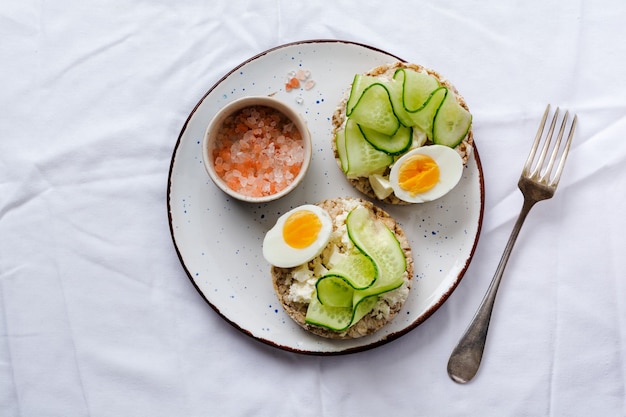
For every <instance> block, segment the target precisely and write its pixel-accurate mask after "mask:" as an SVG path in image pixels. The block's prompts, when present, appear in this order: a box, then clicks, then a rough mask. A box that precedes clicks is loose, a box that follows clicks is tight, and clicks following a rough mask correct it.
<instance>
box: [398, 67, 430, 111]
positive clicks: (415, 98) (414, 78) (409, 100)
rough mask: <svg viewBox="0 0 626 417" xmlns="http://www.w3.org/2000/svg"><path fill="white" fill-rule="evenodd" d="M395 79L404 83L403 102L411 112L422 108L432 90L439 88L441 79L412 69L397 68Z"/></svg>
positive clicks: (405, 108)
mask: <svg viewBox="0 0 626 417" xmlns="http://www.w3.org/2000/svg"><path fill="white" fill-rule="evenodd" d="M393 79H394V80H396V81H398V82H401V83H402V97H401V99H402V100H401V103H402V107H403V108H404V110H405V111H407V112H409V113H415V112H417V111H419V110H421V109H422V108H423V107H424V106H425V105H426V102H427V101H428V99H429V97H430V95H431V94H432V92H433V91H435V90H436V89H437V88H439V81H437V79H436V78H435V77H433V76H432V75H430V74H428V73H426V72H421V71H415V70H412V69H406V68H399V69H397V70H396V72H395V73H394V75H393Z"/></svg>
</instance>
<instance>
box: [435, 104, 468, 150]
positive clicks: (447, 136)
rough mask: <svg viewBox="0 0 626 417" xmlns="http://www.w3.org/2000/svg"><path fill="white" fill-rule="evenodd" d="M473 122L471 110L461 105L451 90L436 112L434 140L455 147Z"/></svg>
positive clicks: (439, 143)
mask: <svg viewBox="0 0 626 417" xmlns="http://www.w3.org/2000/svg"><path fill="white" fill-rule="evenodd" d="M471 124H472V115H471V114H470V112H468V111H467V110H465V109H464V108H463V107H461V105H460V104H459V102H458V101H457V100H456V97H455V96H454V93H452V92H449V93H448V94H447V96H446V98H445V99H444V100H443V103H441V106H439V109H438V110H437V113H436V114H435V120H434V122H433V142H435V143H436V144H438V145H445V146H449V147H451V148H454V147H456V146H457V145H458V144H459V143H461V141H462V140H463V138H464V137H465V135H467V132H468V131H469V129H470V126H471Z"/></svg>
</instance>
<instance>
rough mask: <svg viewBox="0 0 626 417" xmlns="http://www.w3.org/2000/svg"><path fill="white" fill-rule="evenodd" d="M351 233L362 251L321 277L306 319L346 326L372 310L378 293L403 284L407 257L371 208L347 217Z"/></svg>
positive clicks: (339, 328) (358, 210)
mask: <svg viewBox="0 0 626 417" xmlns="http://www.w3.org/2000/svg"><path fill="white" fill-rule="evenodd" d="M346 229H347V232H348V236H349V238H350V240H351V241H352V243H354V246H355V247H356V248H357V249H358V250H359V251H360V252H359V253H357V254H352V255H350V256H348V257H346V258H344V259H345V261H343V262H341V263H340V264H339V265H337V266H335V267H333V268H331V270H330V271H329V272H328V273H327V274H325V275H324V276H323V277H321V278H320V279H319V280H318V281H317V284H316V297H313V300H312V301H311V303H310V304H309V307H308V309H307V314H306V322H307V323H310V324H316V325H319V326H323V327H327V328H329V329H332V330H345V329H347V328H349V327H350V326H352V325H353V324H355V323H356V322H358V321H359V320H360V319H361V318H362V317H363V316H365V315H366V314H367V313H369V312H370V311H371V310H372V308H373V307H374V305H375V304H376V301H377V300H378V297H377V296H378V295H380V294H383V293H385V292H388V291H392V290H394V289H396V288H398V287H400V286H401V285H402V284H403V282H404V279H403V275H404V272H405V271H406V258H405V256H404V251H403V250H402V248H401V246H400V243H399V242H398V239H397V238H396V236H395V234H394V233H393V232H392V231H391V230H390V229H389V228H388V227H387V226H386V225H385V224H384V223H382V222H381V221H379V220H377V219H375V218H374V217H373V216H372V215H371V213H370V210H368V209H367V208H365V207H358V208H356V209H354V210H352V211H351V212H350V213H349V214H348V217H347V218H346Z"/></svg>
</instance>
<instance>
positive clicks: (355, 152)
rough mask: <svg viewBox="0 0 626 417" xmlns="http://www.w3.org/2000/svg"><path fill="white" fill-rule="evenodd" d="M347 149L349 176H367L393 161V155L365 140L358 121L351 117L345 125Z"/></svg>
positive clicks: (384, 167)
mask: <svg viewBox="0 0 626 417" xmlns="http://www.w3.org/2000/svg"><path fill="white" fill-rule="evenodd" d="M344 140H345V149H346V158H345V159H346V161H347V170H344V172H345V173H346V176H347V177H348V178H356V177H366V176H369V175H370V174H372V173H376V172H380V171H384V170H385V169H386V168H387V167H388V166H389V165H391V163H392V162H393V156H391V155H388V154H386V153H385V152H381V151H379V150H377V149H376V148H374V147H373V146H372V145H370V143H369V142H368V141H367V140H365V138H364V137H363V133H362V132H361V129H359V126H358V125H357V123H356V122H355V121H354V120H353V119H352V118H349V119H348V120H347V121H346V126H345V139H344Z"/></svg>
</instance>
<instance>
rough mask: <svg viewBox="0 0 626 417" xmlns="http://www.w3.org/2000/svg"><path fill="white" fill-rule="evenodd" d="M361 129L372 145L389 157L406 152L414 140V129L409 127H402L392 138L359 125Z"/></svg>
mask: <svg viewBox="0 0 626 417" xmlns="http://www.w3.org/2000/svg"><path fill="white" fill-rule="evenodd" d="M359 129H361V133H362V134H363V137H364V138H365V140H366V141H368V142H369V143H370V145H372V146H373V147H374V148H375V149H378V150H379V151H383V152H385V153H386V154H389V155H399V154H401V153H404V152H406V151H407V150H408V149H409V147H410V146H411V141H412V140H413V128H411V127H407V126H402V125H401V126H400V127H399V128H398V130H397V131H396V133H394V134H393V135H392V136H389V135H385V134H384V133H380V132H378V131H376V130H374V129H370V128H368V127H365V126H361V125H359Z"/></svg>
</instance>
